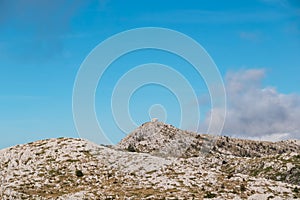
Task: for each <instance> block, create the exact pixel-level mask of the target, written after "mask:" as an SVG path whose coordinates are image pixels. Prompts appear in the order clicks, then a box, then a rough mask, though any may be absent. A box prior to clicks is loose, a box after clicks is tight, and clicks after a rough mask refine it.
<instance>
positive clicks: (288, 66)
mask: <svg viewBox="0 0 300 200" xmlns="http://www.w3.org/2000/svg"><path fill="white" fill-rule="evenodd" d="M142 27H162V28H167V29H172V30H175V31H178V32H181V33H183V34H185V35H187V36H189V37H190V38H193V39H194V40H195V41H197V42H198V43H199V44H200V45H201V46H202V47H203V48H204V49H205V50H206V51H207V52H208V54H209V55H210V57H211V58H212V59H213V61H214V63H215V64H216V66H217V67H218V70H219V72H220V74H221V76H222V79H223V81H224V84H225V89H226V96H227V116H226V120H225V124H224V129H223V131H222V133H221V134H222V135H229V136H232V137H240V138H250V139H258V140H271V141H276V140H281V139H293V138H297V139H300V123H299V119H300V87H299V86H300V84H299V83H300V76H299V74H300V56H299V52H300V2H299V1H297V0H245V1H234V0H228V1H218V0H210V1H204V0H194V1H191V0H186V1H168V0H165V1H158V0H152V1H135V0H128V1H120V0H119V1H117V0H116V1H113V0H97V1H76V0H75V1H59V0H52V1H46V0H44V1H40V0H26V1H25V0H16V1H9V0H0V136H1V140H0V148H5V147H9V146H12V145H16V144H22V143H27V142H30V141H35V140H39V139H45V138H53V137H79V135H78V132H77V130H76V125H75V123H74V120H73V112H72V95H73V88H74V83H75V81H76V76H77V74H78V70H79V69H80V66H81V64H82V63H83V61H84V60H85V59H86V57H87V56H88V55H89V53H90V52H91V51H92V50H93V49H94V48H95V47H96V46H97V45H99V44H100V43H101V42H103V41H104V40H106V39H107V38H109V37H111V36H113V35H115V34H118V33H120V32H122V31H127V30H130V29H135V28H142ZM162 40H163V38H162ZM99 59H101V55H99ZM146 63H161V64H164V65H168V66H170V67H171V68H173V69H175V70H176V71H177V72H179V73H180V74H181V75H182V76H184V77H185V78H186V79H187V80H188V81H189V82H190V84H191V85H192V88H193V89H194V91H195V93H196V95H197V102H198V103H195V102H193V99H190V101H191V103H190V104H189V106H190V107H189V108H190V109H191V110H193V109H195V108H200V110H201V112H200V119H201V123H202V124H201V126H200V127H205V124H207V120H208V119H209V118H210V113H211V112H210V111H211V110H210V109H209V108H210V107H209V106H208V105H209V104H210V102H209V92H208V90H207V87H206V85H205V82H204V81H203V79H202V77H201V76H199V74H197V73H195V71H194V69H193V68H192V67H191V66H190V64H189V63H187V62H186V61H185V60H183V59H181V58H179V57H178V56H176V55H172V54H171V53H168V52H163V51H159V50H153V49H148V50H147V49H146V50H143V51H137V52H131V53H129V54H127V55H125V56H122V57H120V58H119V59H118V60H116V61H115V62H114V63H112V64H111V66H110V67H109V68H108V69H107V70H106V71H105V74H104V75H103V77H101V80H100V81H99V85H98V87H97V91H96V94H95V113H96V115H97V118H98V121H99V123H101V124H102V128H103V130H104V131H105V132H106V133H107V134H108V135H109V136H108V137H109V138H110V140H111V141H112V142H113V143H116V142H117V141H118V140H120V139H121V138H122V137H124V136H125V135H126V134H127V133H126V132H122V131H121V128H120V127H118V126H117V125H116V123H115V121H114V120H115V119H114V118H113V117H114V115H113V114H112V109H111V97H112V96H111V95H112V91H113V88H114V87H115V85H116V84H117V83H118V80H120V78H121V77H122V75H124V74H126V72H128V71H129V70H130V69H133V68H134V67H135V66H137V65H142V64H146ZM166 79H169V77H168V76H166ZM174 82H175V83H176V81H174ZM178 88H180V84H178ZM127 90H128V88H126V85H125V86H123V91H127ZM122 102H123V103H124V102H127V103H128V105H127V106H128V109H129V110H130V114H131V117H132V118H133V120H134V121H135V123H136V124H137V125H140V124H142V123H144V122H146V121H149V120H150V118H151V117H158V118H159V119H160V120H163V121H165V122H167V123H171V124H173V125H175V126H179V124H180V123H179V121H180V115H181V113H180V112H181V110H180V99H179V100H178V99H176V95H174V94H173V93H172V92H171V91H170V90H168V87H162V86H160V85H155V84H152V85H151V84H149V85H145V86H143V87H141V88H139V90H137V91H135V92H134V93H133V94H132V96H131V99H130V100H128V99H118V102H117V104H118V103H120V105H122ZM161 105H163V107H162V106H161ZM83 106H84V105H83ZM149 108H150V117H149ZM215 113H216V114H217V115H218V110H217V109H215ZM198 125H199V124H196V125H195V124H190V126H191V128H193V127H195V126H197V127H198ZM202 125H203V126H202ZM185 128H186V127H185ZM188 128H189V127H187V129H188ZM197 131H198V132H203V130H202V129H201V128H199V129H197Z"/></svg>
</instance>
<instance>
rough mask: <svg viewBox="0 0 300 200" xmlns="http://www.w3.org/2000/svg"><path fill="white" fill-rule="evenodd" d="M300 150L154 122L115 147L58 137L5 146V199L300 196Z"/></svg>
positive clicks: (1, 182) (1, 164)
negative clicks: (210, 134) (9, 146)
mask: <svg viewBox="0 0 300 200" xmlns="http://www.w3.org/2000/svg"><path fill="white" fill-rule="evenodd" d="M299 149H300V146H299V141H297V140H290V141H281V142H276V143H272V142H260V141H251V140H242V139H235V138H229V137H225V136H220V137H213V136H209V135H199V134H196V133H191V132H188V131H183V130H180V129H177V128H175V127H174V126H171V125H167V124H163V123H161V122H157V121H153V122H148V123H145V124H143V125H142V126H141V127H139V128H137V129H136V130H135V131H133V132H132V133H131V134H129V135H128V136H127V137H126V138H124V139H123V140H122V141H121V142H120V143H119V144H117V145H115V146H103V145H96V144H94V143H91V142H89V141H86V140H83V139H74V138H58V139H47V140H41V141H36V142H32V143H28V144H24V145H17V146H14V147H11V148H7V149H3V150H0V199H300V191H299V190H300V171H299V169H300V151H299Z"/></svg>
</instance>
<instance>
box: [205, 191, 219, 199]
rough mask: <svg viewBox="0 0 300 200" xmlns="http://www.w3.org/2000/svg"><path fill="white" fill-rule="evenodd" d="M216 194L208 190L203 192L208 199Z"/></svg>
mask: <svg viewBox="0 0 300 200" xmlns="http://www.w3.org/2000/svg"><path fill="white" fill-rule="evenodd" d="M216 196H217V195H216V194H214V193H212V192H210V191H208V192H206V193H205V195H204V198H209V199H211V198H215V197H216Z"/></svg>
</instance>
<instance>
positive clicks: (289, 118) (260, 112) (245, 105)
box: [207, 69, 300, 141]
mask: <svg viewBox="0 0 300 200" xmlns="http://www.w3.org/2000/svg"><path fill="white" fill-rule="evenodd" d="M264 76H265V71H264V70H262V69H251V70H242V71H238V72H230V73H227V75H226V80H225V84H226V90H227V98H228V106H227V116H226V121H225V125H224V130H223V134H224V135H231V136H234V137H241V138H249V139H262V140H272V141H276V140H281V139H291V138H298V139H300V96H299V95H297V94H282V93H279V92H278V91H277V90H276V89H275V88H273V87H262V80H263V78H264ZM214 112H216V113H218V110H215V111H214ZM207 119H209V116H207Z"/></svg>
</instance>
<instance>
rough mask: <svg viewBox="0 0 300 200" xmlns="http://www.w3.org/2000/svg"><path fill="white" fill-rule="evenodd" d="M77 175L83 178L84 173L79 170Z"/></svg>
mask: <svg viewBox="0 0 300 200" xmlns="http://www.w3.org/2000/svg"><path fill="white" fill-rule="evenodd" d="M75 174H76V176H77V177H83V173H82V171H81V170H78V169H77V170H76V171H75Z"/></svg>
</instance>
